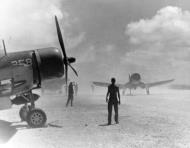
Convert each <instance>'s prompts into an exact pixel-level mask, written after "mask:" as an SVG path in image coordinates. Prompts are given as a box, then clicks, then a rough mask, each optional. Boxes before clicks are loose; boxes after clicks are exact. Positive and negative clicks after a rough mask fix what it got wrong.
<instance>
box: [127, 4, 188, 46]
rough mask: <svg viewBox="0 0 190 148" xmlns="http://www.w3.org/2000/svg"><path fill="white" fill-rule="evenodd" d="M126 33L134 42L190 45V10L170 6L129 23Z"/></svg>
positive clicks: (131, 41)
mask: <svg viewBox="0 0 190 148" xmlns="http://www.w3.org/2000/svg"><path fill="white" fill-rule="evenodd" d="M125 33H126V35H128V36H129V39H130V43H132V44H149V43H151V44H152V43H154V44H156V43H160V44H162V45H166V46H168V45H169V44H170V45H173V46H176V45H178V46H182V47H183V46H184V44H185V45H190V40H189V38H190V12H189V11H183V10H182V9H181V8H179V7H172V6H168V7H165V8H162V9H161V10H159V11H158V12H157V14H156V15H155V16H154V17H152V18H151V19H141V20H140V21H138V22H132V23H130V24H128V25H127V29H126V32H125Z"/></svg>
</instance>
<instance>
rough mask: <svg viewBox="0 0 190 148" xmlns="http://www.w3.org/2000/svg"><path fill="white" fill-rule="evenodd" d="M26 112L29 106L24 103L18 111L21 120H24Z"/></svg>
mask: <svg viewBox="0 0 190 148" xmlns="http://www.w3.org/2000/svg"><path fill="white" fill-rule="evenodd" d="M28 112H29V108H28V107H27V105H24V106H23V107H21V109H20V111H19V115H20V119H21V121H26V120H27V114H28Z"/></svg>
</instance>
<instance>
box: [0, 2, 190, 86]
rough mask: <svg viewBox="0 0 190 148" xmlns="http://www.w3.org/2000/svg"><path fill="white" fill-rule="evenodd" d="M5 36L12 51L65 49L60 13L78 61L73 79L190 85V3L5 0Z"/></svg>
mask: <svg viewBox="0 0 190 148" xmlns="http://www.w3.org/2000/svg"><path fill="white" fill-rule="evenodd" d="M0 2H1V5H0V18H1V19H0V38H1V39H5V43H6V47H7V51H8V52H14V51H22V50H30V49H38V48H42V47H49V46H55V47H59V43H58V40H57V34H56V29H55V22H54V15H57V16H58V18H59V21H60V25H61V29H62V33H63V36H64V41H65V46H66V50H67V53H68V55H69V56H74V57H76V63H75V64H73V66H74V67H75V68H76V69H77V71H78V73H79V77H78V78H76V77H74V74H73V73H72V71H69V76H70V78H71V79H73V81H78V82H79V83H81V84H86V85H88V84H90V81H105V82H107V81H110V78H111V77H116V79H117V81H118V82H119V83H124V82H127V81H128V74H131V73H135V72H137V73H140V74H141V78H142V79H143V80H144V81H145V82H154V81H159V80H166V79H171V78H174V79H175V83H183V84H189V83H190V75H189V72H190V1H188V0H40V1H39V0H14V1H13V0H0Z"/></svg>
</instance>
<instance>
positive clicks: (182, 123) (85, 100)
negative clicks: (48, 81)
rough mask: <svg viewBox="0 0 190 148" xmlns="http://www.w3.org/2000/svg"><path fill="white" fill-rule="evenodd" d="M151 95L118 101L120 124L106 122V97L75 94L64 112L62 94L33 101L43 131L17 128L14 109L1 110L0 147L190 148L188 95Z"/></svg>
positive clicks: (16, 111)
mask: <svg viewBox="0 0 190 148" xmlns="http://www.w3.org/2000/svg"><path fill="white" fill-rule="evenodd" d="M158 92H160V91H157V90H153V91H152V93H153V94H152V95H149V96H147V95H144V92H140V93H136V94H135V95H134V96H125V97H122V101H121V103H122V104H121V105H120V107H119V116H120V118H119V119H120V124H119V125H116V124H114V121H113V125H111V126H103V125H104V124H105V123H107V106H106V103H105V95H79V96H78V97H77V98H75V102H74V107H68V108H66V107H65V102H66V99H65V97H64V96H62V95H59V94H57V95H53V94H45V95H43V96H42V97H41V99H40V100H39V101H38V103H37V106H38V107H40V108H42V109H43V110H44V111H45V112H46V113H47V117H48V121H47V126H46V127H44V128H38V129H31V128H29V127H28V126H27V125H26V123H20V122H18V121H20V119H19V117H18V112H19V107H20V106H19V107H18V106H13V108H12V109H11V110H3V111H0V147H5V148H29V147H31V148H34V147H35V148H54V147H58V148H75V147H77V148H104V147H105V148H127V147H128V148H165V147H169V148H181V147H186V148H188V147H190V92H188V91H172V90H167V91H162V92H160V93H158Z"/></svg>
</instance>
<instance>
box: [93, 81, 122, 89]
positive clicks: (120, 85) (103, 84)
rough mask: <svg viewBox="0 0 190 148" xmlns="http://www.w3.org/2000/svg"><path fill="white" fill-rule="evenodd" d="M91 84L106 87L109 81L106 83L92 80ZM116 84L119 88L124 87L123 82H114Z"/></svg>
mask: <svg viewBox="0 0 190 148" xmlns="http://www.w3.org/2000/svg"><path fill="white" fill-rule="evenodd" d="M92 84H93V85H95V86H100V87H108V86H109V85H110V84H111V83H107V82H95V81H93V82H92ZM116 86H118V87H119V88H121V89H122V88H124V86H125V85H124V84H116Z"/></svg>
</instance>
